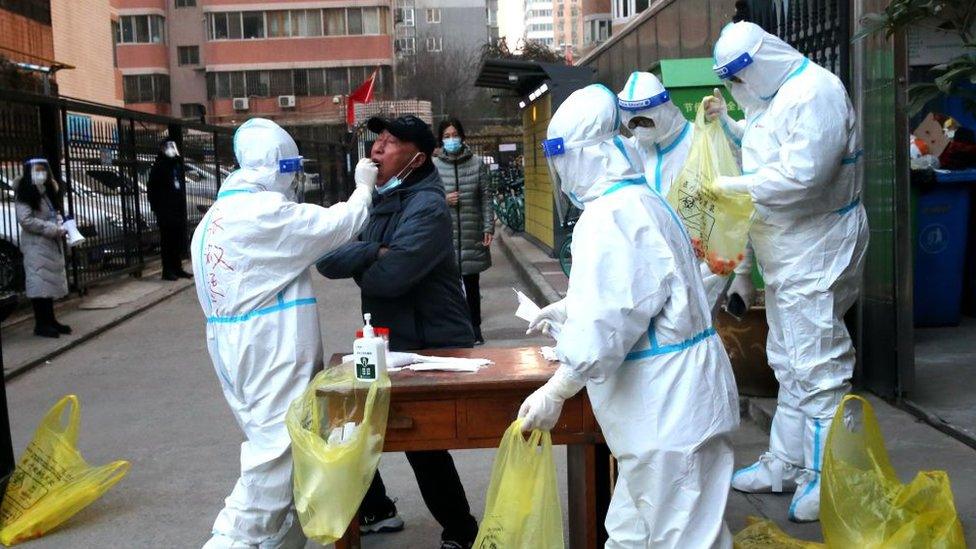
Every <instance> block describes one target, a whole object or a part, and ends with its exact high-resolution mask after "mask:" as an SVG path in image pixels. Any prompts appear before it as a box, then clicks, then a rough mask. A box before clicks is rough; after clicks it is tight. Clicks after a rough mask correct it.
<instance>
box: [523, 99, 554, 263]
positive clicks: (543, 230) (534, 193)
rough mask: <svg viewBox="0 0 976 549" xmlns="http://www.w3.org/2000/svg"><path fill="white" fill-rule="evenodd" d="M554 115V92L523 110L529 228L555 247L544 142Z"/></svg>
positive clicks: (528, 230)
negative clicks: (543, 150)
mask: <svg viewBox="0 0 976 549" xmlns="http://www.w3.org/2000/svg"><path fill="white" fill-rule="evenodd" d="M551 117H552V96H551V94H546V95H544V96H543V97H542V99H539V100H537V101H536V102H535V103H533V104H532V105H530V106H529V107H527V108H526V109H525V110H524V111H522V150H523V151H524V163H525V232H527V233H529V235H531V236H532V237H533V238H535V239H536V240H538V241H539V242H541V243H543V244H545V245H546V246H548V247H549V248H550V250H551V249H552V248H554V247H555V240H554V231H553V222H552V217H553V213H552V184H551V183H550V180H549V166H548V165H547V164H546V159H545V157H544V156H543V155H542V149H541V143H542V142H543V141H544V140H545V139H546V128H548V127H549V119H550V118H551Z"/></svg>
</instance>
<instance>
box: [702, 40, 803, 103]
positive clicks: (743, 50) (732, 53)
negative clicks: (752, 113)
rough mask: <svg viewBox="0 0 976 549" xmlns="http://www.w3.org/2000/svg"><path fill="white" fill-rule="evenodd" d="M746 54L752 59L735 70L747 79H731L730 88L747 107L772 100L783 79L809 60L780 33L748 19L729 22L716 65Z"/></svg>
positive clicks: (718, 44)
mask: <svg viewBox="0 0 976 549" xmlns="http://www.w3.org/2000/svg"><path fill="white" fill-rule="evenodd" d="M743 54H748V55H749V56H751V58H752V62H751V63H749V64H748V65H746V66H745V67H744V68H742V69H741V70H739V71H738V72H735V73H734V75H735V76H737V77H739V79H741V80H742V82H743V83H742V84H735V83H731V84H730V85H729V91H731V92H732V94H733V96H734V97H735V99H736V101H738V102H739V103H741V104H742V105H743V107H745V108H746V109H747V110H749V109H754V108H756V107H759V106H761V105H762V104H764V103H768V102H769V101H770V100H771V99H772V98H773V97H774V96H775V95H776V92H778V91H779V89H780V87H781V86H782V85H783V83H785V82H786V81H787V80H788V79H789V78H790V77H792V76H793V75H794V74H796V73H798V72H799V71H800V70H802V68H803V67H804V66H805V64H806V63H807V62H808V61H807V58H806V57H804V56H803V54H801V53H800V52H798V51H796V49H794V48H793V47H792V46H790V45H789V44H787V43H786V42H784V41H783V40H781V39H780V38H779V37H777V36H774V35H772V34H769V33H768V32H766V31H764V30H763V29H762V27H760V26H759V25H756V24H755V23H749V22H746V21H740V22H738V23H733V24H731V25H727V26H726V27H725V29H724V30H722V34H721V36H719V38H718V41H716V42H715V51H714V61H715V68H716V69H719V68H720V67H724V66H726V65H728V64H729V63H730V62H733V61H734V60H736V59H737V58H739V57H740V56H742V55H743ZM743 88H744V89H743Z"/></svg>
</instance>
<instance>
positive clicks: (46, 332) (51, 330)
mask: <svg viewBox="0 0 976 549" xmlns="http://www.w3.org/2000/svg"><path fill="white" fill-rule="evenodd" d="M34 335H36V336H40V337H49V338H51V339H57V338H59V337H61V334H60V333H59V332H58V329H57V328H55V327H54V326H35V327H34Z"/></svg>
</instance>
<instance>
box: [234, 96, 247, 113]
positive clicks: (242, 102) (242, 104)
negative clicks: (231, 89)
mask: <svg viewBox="0 0 976 549" xmlns="http://www.w3.org/2000/svg"><path fill="white" fill-rule="evenodd" d="M249 108H250V102H249V101H248V99H247V98H246V97H235V98H234V110H235V111H246V110H247V109H249Z"/></svg>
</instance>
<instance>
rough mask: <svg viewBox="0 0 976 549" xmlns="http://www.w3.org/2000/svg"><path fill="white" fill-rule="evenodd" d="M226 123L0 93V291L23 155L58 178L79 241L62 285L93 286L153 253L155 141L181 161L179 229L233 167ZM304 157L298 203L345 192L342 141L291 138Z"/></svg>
mask: <svg viewBox="0 0 976 549" xmlns="http://www.w3.org/2000/svg"><path fill="white" fill-rule="evenodd" d="M233 131H234V128H231V127H223V126H207V125H202V124H199V123H195V122H189V121H185V120H180V119H176V118H169V117H165V116H158V115H151V114H145V113H140V112H136V111H130V110H126V109H120V108H117V107H111V106H107V105H100V104H94V103H87V102H83V101H76V100H71V99H65V98H57V97H49V96H40V95H33V94H27V93H21V92H17V91H11V90H0V205H2V209H0V291H4V290H14V291H16V290H18V289H19V288H22V285H23V272H22V268H21V266H20V259H21V258H20V253H19V250H18V246H19V243H20V228H19V226H18V225H17V220H16V216H15V212H14V190H13V189H14V185H15V184H16V182H17V180H18V179H19V178H20V177H21V172H22V169H23V168H22V165H23V161H24V160H25V159H27V158H30V157H36V156H43V157H45V158H47V159H48V161H49V162H50V163H51V168H52V171H53V172H54V174H55V176H56V178H57V180H58V181H59V182H61V184H62V192H63V207H64V210H65V213H66V214H68V215H71V216H73V217H74V218H75V220H76V221H77V223H78V226H79V229H80V231H81V232H82V234H84V235H85V237H86V240H85V242H83V243H82V244H80V245H78V246H77V247H75V248H72V249H71V250H70V252H69V255H68V258H69V261H68V262H67V263H68V273H67V274H68V281H69V284H70V285H71V287H72V289H73V290H76V291H79V292H83V291H84V290H85V289H86V288H87V287H88V286H90V285H91V284H92V283H94V282H96V281H99V280H102V279H105V278H107V277H110V276H114V275H117V274H120V273H126V272H132V273H134V272H140V271H141V270H142V269H143V268H144V267H145V266H146V263H147V262H148V261H150V260H151V259H153V257H154V256H155V255H157V254H158V253H159V228H158V225H157V223H156V218H155V215H154V214H153V212H152V210H151V209H150V208H149V200H148V197H147V194H146V192H147V184H148V179H149V171H150V169H151V167H152V163H153V161H154V160H155V158H156V153H157V151H158V150H159V144H160V142H161V141H162V140H163V139H171V140H173V141H176V142H177V144H178V147H179V149H180V152H181V154H182V156H183V159H184V162H185V167H186V181H185V185H184V187H185V189H186V195H187V201H186V202H187V211H186V216H187V221H188V223H187V230H188V231H190V233H191V234H192V231H193V229H194V228H195V227H196V224H197V223H198V222H199V221H200V219H201V218H202V217H203V215H204V213H206V211H207V209H208V208H209V207H210V205H211V204H213V202H214V200H216V196H217V192H218V190H219V188H220V185H221V183H222V182H223V180H224V178H226V177H227V175H228V174H229V173H230V172H231V171H232V170H233V168H234V166H235V159H234V154H233ZM298 145H299V150H300V152H301V154H302V156H303V157H305V158H306V160H308V161H310V162H308V166H309V173H308V177H307V179H306V184H305V189H304V190H303V196H304V200H305V201H306V202H313V203H316V204H321V205H329V204H332V203H335V202H337V201H339V200H342V199H343V198H344V197H345V196H347V195H348V193H349V192H350V190H351V187H352V181H351V177H350V174H349V171H348V169H347V166H348V165H349V164H350V162H349V159H347V152H348V151H347V149H346V147H344V146H343V145H342V143H341V142H322V141H314V140H309V139H299V140H298Z"/></svg>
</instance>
